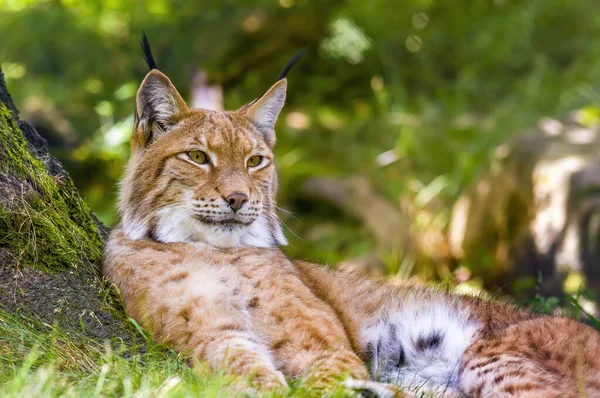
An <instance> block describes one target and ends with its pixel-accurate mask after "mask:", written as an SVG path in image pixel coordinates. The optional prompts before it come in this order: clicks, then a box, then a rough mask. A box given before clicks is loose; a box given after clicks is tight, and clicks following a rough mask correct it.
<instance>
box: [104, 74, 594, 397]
mask: <svg viewBox="0 0 600 398" xmlns="http://www.w3.org/2000/svg"><path fill="white" fill-rule="evenodd" d="M285 89H286V80H285V79H283V80H279V81H278V82H277V83H275V84H274V85H273V86H272V87H271V88H270V89H269V90H268V91H267V92H266V93H265V94H264V95H263V96H261V97H260V98H259V99H257V100H255V101H253V102H251V103H250V104H248V105H247V106H245V107H242V108H241V109H240V110H238V111H218V112H217V111H208V110H189V109H188V108H187V106H186V105H185V103H184V101H183V100H182V99H181V96H180V95H179V94H178V93H177V90H175V88H174V87H173V85H172V84H171V82H170V81H169V79H168V78H167V77H166V76H165V75H164V74H162V73H161V72H160V71H158V70H157V69H152V70H151V71H150V72H149V73H148V75H147V76H146V78H145V79H144V81H143V83H142V85H141V87H140V89H139V91H138V95H137V109H136V123H135V130H134V134H133V136H132V143H131V144H132V145H131V148H132V152H131V158H130V160H129V163H128V166H127V170H126V173H125V177H124V179H123V182H122V184H121V191H120V213H121V217H122V220H121V223H120V225H119V226H118V227H117V228H116V229H115V230H114V231H113V232H112V234H111V236H110V239H109V240H108V243H107V246H106V258H105V262H104V272H105V274H106V276H107V277H108V279H109V280H110V281H111V282H113V283H114V284H115V285H116V286H118V288H119V289H120V291H121V293H122V296H123V300H124V302H125V306H126V308H127V311H128V312H129V314H130V316H132V317H133V318H134V319H136V320H137V321H138V322H139V323H140V324H141V325H142V326H143V327H144V328H145V329H146V330H147V331H149V332H150V333H151V335H152V336H153V338H154V339H155V340H157V341H162V342H166V343H168V344H170V345H172V346H173V347H175V348H176V349H178V350H180V351H181V352H183V353H185V354H187V355H189V357H190V359H191V361H192V362H194V363H196V362H200V363H204V364H206V365H209V366H210V367H211V368H213V369H222V368H224V369H225V371H226V372H228V373H230V374H232V375H250V376H252V380H253V382H254V383H255V384H256V385H257V386H258V387H260V388H278V387H281V388H283V387H285V386H286V385H287V382H286V378H287V379H289V378H298V377H300V378H304V379H306V380H307V381H308V382H309V383H311V384H312V385H314V386H320V387H325V386H328V385H330V384H331V383H332V381H333V380H335V379H336V377H339V375H346V376H349V377H350V379H348V381H347V385H348V386H351V387H352V388H357V389H367V390H369V391H375V392H376V393H377V394H379V395H386V394H390V393H391V392H392V391H394V390H393V388H392V387H389V386H385V385H383V384H377V383H373V382H371V383H368V382H366V379H367V378H369V377H371V378H372V379H373V380H375V381H381V382H385V383H391V384H393V385H397V386H401V387H403V388H408V389H411V388H416V387H422V388H426V389H428V390H429V391H432V392H434V393H439V394H442V395H452V394H468V395H469V396H476V397H477V396H494V397H496V396H497V397H504V396H531V397H533V396H555V395H556V396H567V397H570V396H573V397H575V396H584V395H587V396H597V395H600V383H599V382H598V380H600V358H599V357H598V355H597V353H598V352H600V334H599V333H598V332H596V331H595V330H593V329H591V328H590V327H588V326H585V325H583V324H580V323H577V322H575V321H572V320H567V319H563V318H556V317H549V316H537V315H534V314H532V313H529V312H527V311H523V310H520V309H518V308H515V307H513V306H510V305H508V304H505V303H501V302H495V301H485V300H480V299H476V298H467V297H463V296H458V295H452V294H449V293H446V292H443V291H439V290H436V289H430V288H424V287H417V286H397V285H393V284H390V283H388V282H386V281H375V280H370V279H366V278H364V277H362V276H360V275H357V274H352V273H345V272H338V271H330V270H326V269H325V268H323V267H320V266H317V265H315V264H311V263H307V262H302V261H295V260H292V259H289V258H287V257H286V256H285V255H284V254H283V253H282V252H281V250H280V249H279V246H281V245H283V244H285V243H286V241H285V237H284V236H283V233H282V229H281V226H280V225H279V222H278V219H277V216H276V214H275V194H276V190H277V175H276V173H275V168H274V164H273V152H272V150H273V146H274V144H275V131H274V124H275V120H276V118H277V115H278V114H279V112H280V110H281V108H282V106H283V102H284V100H285ZM192 151H203V152H205V153H206V155H207V157H208V159H209V160H210V161H209V162H208V163H203V164H198V163H196V162H194V161H193V160H192V158H191V156H190V153H191V152H192ZM254 155H260V156H262V162H261V163H260V164H259V166H257V167H253V168H251V167H249V166H248V165H247V160H248V159H249V157H251V156H254ZM236 192H237V193H242V194H244V195H246V197H247V201H245V202H244V203H243V204H242V205H241V207H239V209H236V210H234V209H233V208H232V206H231V202H230V201H228V197H229V196H230V194H232V193H236ZM398 394H399V393H398Z"/></svg>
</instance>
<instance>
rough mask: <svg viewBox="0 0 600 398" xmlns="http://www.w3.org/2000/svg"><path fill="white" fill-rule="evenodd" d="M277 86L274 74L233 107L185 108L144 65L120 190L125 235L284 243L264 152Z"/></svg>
mask: <svg viewBox="0 0 600 398" xmlns="http://www.w3.org/2000/svg"><path fill="white" fill-rule="evenodd" d="M285 90H286V80H285V79H282V80H279V81H278V82H277V83H275V84H274V85H273V86H272V87H271V88H270V89H269V90H268V91H267V92H266V93H265V94H264V95H263V96H262V97H260V98H259V99H257V100H255V101H253V102H252V103H250V104H249V105H246V106H244V107H243V108H242V109H240V110H237V111H209V110H191V111H190V110H188V108H187V106H186V105H185V103H184V101H183V100H182V99H181V96H180V95H179V93H178V92H177V90H176V89H175V88H174V87H173V85H172V84H171V82H170V81H169V79H168V78H167V77H166V76H165V75H164V74H162V73H161V72H159V71H158V70H156V69H154V70H151V71H150V72H149V73H148V75H147V76H146V78H145V79H144V81H143V82H142V85H141V87H140V89H139V91H138V94H137V109H136V123H135V130H134V134H133V136H132V142H131V148H132V149H131V158H130V160H129V163H128V166H127V171H126V176H125V178H124V180H123V183H122V185H121V191H120V211H121V216H122V227H123V230H124V232H125V234H126V235H127V236H128V237H129V238H131V239H142V238H151V239H155V240H157V241H161V242H196V241H202V242H206V243H209V244H211V245H214V246H218V247H234V246H243V245H248V246H260V247H269V246H276V245H284V244H285V243H286V241H285V237H284V236H283V233H282V230H281V227H280V225H279V223H278V220H277V216H276V214H275V194H276V191H277V175H276V172H275V167H274V164H273V152H272V149H273V145H274V144H275V132H274V124H275V121H276V118H277V116H278V114H279V112H280V110H281V108H282V107H283V103H284V101H285Z"/></svg>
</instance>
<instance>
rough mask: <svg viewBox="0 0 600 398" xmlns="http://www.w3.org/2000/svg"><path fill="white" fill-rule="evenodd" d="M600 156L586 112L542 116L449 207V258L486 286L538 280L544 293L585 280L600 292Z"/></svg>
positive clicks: (597, 133) (571, 288)
mask: <svg viewBox="0 0 600 398" xmlns="http://www.w3.org/2000/svg"><path fill="white" fill-rule="evenodd" d="M599 155H600V119H599V118H598V117H597V116H594V114H593V113H592V112H589V111H588V112H586V111H579V112H574V113H573V114H571V115H569V116H567V117H565V118H563V119H562V120H551V119H544V120H542V121H540V123H539V124H538V126H537V127H535V128H533V129H530V130H528V131H525V132H523V133H521V134H519V135H517V136H516V137H515V138H514V139H512V140H510V141H509V142H507V143H505V144H503V145H501V146H500V147H498V148H497V151H496V153H495V156H494V158H493V159H492V161H491V165H490V168H489V170H486V171H485V172H483V173H482V174H481V176H480V177H479V178H478V179H477V180H476V181H475V183H474V184H473V186H472V187H471V188H470V189H468V190H465V192H464V193H463V194H462V195H461V197H460V198H459V200H458V201H457V202H456V204H455V206H454V209H453V214H452V222H451V225H450V242H451V246H452V251H453V254H454V255H455V256H456V257H457V258H458V259H459V260H461V261H462V262H464V263H466V264H468V265H471V266H473V270H474V272H475V273H477V274H478V275H482V276H484V280H486V282H487V283H488V284H489V285H499V286H504V285H508V287H511V286H510V285H511V284H512V283H513V282H514V281H516V280H517V278H520V279H519V280H520V282H519V283H520V287H521V288H522V287H523V281H526V280H529V281H530V284H531V286H533V283H535V281H536V280H537V279H538V278H539V277H540V276H541V278H542V282H543V284H542V286H543V287H544V288H545V290H546V292H547V293H550V294H559V293H561V291H563V290H564V291H565V292H566V293H570V294H574V293H575V292H576V291H577V290H578V288H579V287H580V285H581V282H584V281H585V282H586V284H587V287H588V288H589V289H591V290H594V291H595V293H596V295H600V156H599ZM486 260H487V261H486ZM523 277H525V278H523ZM517 287H518V286H513V288H514V289H515V290H517ZM599 297H600V296H599Z"/></svg>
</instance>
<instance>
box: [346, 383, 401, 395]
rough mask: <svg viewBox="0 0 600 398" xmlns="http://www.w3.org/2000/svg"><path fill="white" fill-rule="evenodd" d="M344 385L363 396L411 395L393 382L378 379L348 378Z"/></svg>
mask: <svg viewBox="0 0 600 398" xmlns="http://www.w3.org/2000/svg"><path fill="white" fill-rule="evenodd" d="M343 385H344V386H345V387H346V388H348V389H351V390H354V391H356V392H358V393H359V394H360V395H361V396H363V397H377V398H394V397H408V396H409V395H407V394H406V393H404V392H402V391H401V390H400V389H398V387H396V386H394V385H392V384H385V383H378V382H376V381H370V380H357V379H352V378H348V379H346V380H344V382H343Z"/></svg>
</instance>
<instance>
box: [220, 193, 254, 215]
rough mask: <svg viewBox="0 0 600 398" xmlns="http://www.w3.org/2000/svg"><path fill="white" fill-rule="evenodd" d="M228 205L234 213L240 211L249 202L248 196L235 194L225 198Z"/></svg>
mask: <svg viewBox="0 0 600 398" xmlns="http://www.w3.org/2000/svg"><path fill="white" fill-rule="evenodd" d="M225 200H226V201H227V203H229V207H231V210H233V211H234V212H236V211H238V210H239V209H240V208H241V207H242V206H243V205H244V203H246V202H247V201H248V195H246V194H245V193H242V192H234V193H232V194H230V195H229V196H227V198H225Z"/></svg>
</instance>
